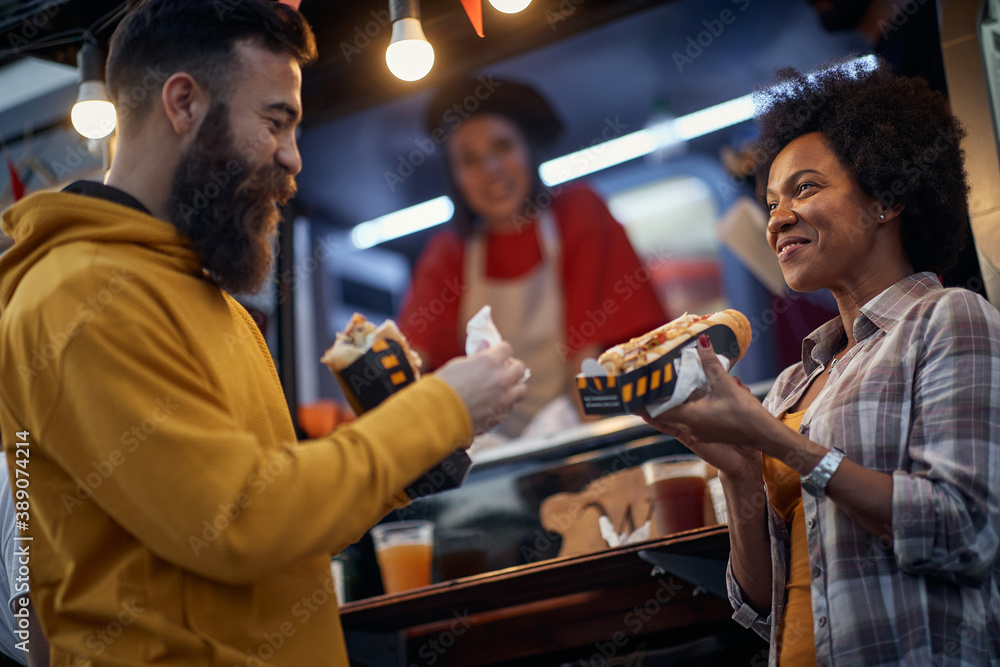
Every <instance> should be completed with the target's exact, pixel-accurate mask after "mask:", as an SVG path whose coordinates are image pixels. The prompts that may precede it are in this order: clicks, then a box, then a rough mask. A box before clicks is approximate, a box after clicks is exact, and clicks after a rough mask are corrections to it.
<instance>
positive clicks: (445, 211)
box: [351, 196, 455, 249]
mask: <svg viewBox="0 0 1000 667" xmlns="http://www.w3.org/2000/svg"><path fill="white" fill-rule="evenodd" d="M454 214H455V204H453V203H452V201H451V197H446V196H441V197H437V198H435V199H431V200H429V201H425V202H423V203H420V204H416V205H415V206H410V207H409V208H404V209H402V210H400V211H396V212H394V213H389V214H387V215H383V216H382V217H379V218H375V219H374V220H369V221H368V222H362V223H361V224H360V225H358V226H356V227H355V228H354V229H353V230H352V231H351V242H352V243H354V246H355V247H356V248H358V249H364V248H371V247H372V246H375V245H378V244H379V243H385V242H386V241H391V240H392V239H398V238H399V237H400V236H406V235H407V234H415V233H416V232H419V231H423V230H425V229H428V228H429V227H433V226H435V225H440V224H442V223H445V222H448V221H449V220H451V216H452V215H454Z"/></svg>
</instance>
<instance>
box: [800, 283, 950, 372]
mask: <svg viewBox="0 0 1000 667" xmlns="http://www.w3.org/2000/svg"><path fill="white" fill-rule="evenodd" d="M939 289H942V287H941V283H940V281H939V280H938V279H937V276H935V275H934V274H933V273H929V272H923V273H915V274H913V275H911V276H907V277H906V278H903V279H902V280H900V281H899V282H897V283H894V284H893V285H892V286H890V287H888V288H886V289H885V290H883V291H882V292H881V293H880V294H879V295H878V296H876V297H875V298H873V299H872V300H871V301H869V302H868V303H866V304H865V305H864V306H862V307H861V315H859V316H858V318H857V319H856V320H854V340H856V341H857V342H859V343H862V342H864V341H865V340H866V339H867V338H868V337H869V336H871V335H872V334H873V333H875V332H876V331H877V330H879V329H882V330H883V331H885V332H886V333H889V332H891V331H892V330H893V329H894V328H895V327H896V324H897V323H898V322H899V318H900V316H901V315H902V313H904V312H906V310H907V309H908V308H909V307H910V304H911V303H913V302H914V301H916V300H917V299H920V298H921V297H923V296H924V295H925V294H927V293H928V292H930V291H933V290H939ZM845 338H846V334H845V333H844V326H843V322H842V321H841V320H840V318H835V319H832V320H830V321H829V322H827V323H826V324H824V325H822V326H821V327H819V328H818V329H816V330H815V331H813V332H812V333H811V334H809V335H808V336H806V338H805V339H804V340H803V341H802V367H803V370H804V371H805V374H806V376H807V377H808V376H811V375H812V374H813V371H815V370H816V369H817V368H818V367H819V366H825V365H826V364H828V363H830V360H831V359H833V355H834V354H836V353H837V351H838V350H841V349H843V347H844V343H845Z"/></svg>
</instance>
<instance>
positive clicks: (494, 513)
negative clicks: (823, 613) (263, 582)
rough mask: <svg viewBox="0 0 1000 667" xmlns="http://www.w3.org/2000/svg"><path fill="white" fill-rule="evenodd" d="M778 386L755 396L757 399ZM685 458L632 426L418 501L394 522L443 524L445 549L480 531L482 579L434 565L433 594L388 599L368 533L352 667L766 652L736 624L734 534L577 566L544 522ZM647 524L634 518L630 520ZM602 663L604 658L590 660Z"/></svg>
mask: <svg viewBox="0 0 1000 667" xmlns="http://www.w3.org/2000/svg"><path fill="white" fill-rule="evenodd" d="M767 389H768V386H767V385H766V384H765V385H760V386H755V387H752V388H751V390H752V391H754V393H755V395H757V396H762V395H763V394H764V393H765V392H766V391H767ZM682 453H688V450H687V449H686V448H685V447H684V446H683V445H682V444H681V443H679V442H678V441H677V440H675V439H674V438H672V437H669V436H666V435H664V434H662V433H659V432H658V431H656V430H655V429H653V428H652V427H650V426H649V425H647V424H646V423H645V422H643V421H642V420H641V419H639V418H638V417H634V416H619V417H612V418H608V419H604V420H601V421H597V422H589V423H585V424H581V425H579V426H576V427H573V428H570V429H564V430H562V431H560V432H559V433H556V434H553V435H550V436H546V437H541V438H521V439H518V440H513V441H510V442H506V443H503V444H498V445H494V446H491V447H489V448H487V449H481V450H475V449H474V450H473V451H472V454H471V457H472V459H473V466H472V469H471V470H470V472H469V475H468V477H467V479H466V480H465V482H464V483H463V484H462V486H461V487H459V488H455V489H451V490H448V491H444V492H442V493H438V494H434V495H431V496H426V497H423V498H419V499H417V500H415V501H414V502H413V503H412V504H411V505H410V506H409V507H407V508H404V509H402V510H398V511H396V512H393V513H392V514H390V515H389V516H388V517H386V521H396V520H413V519H422V520H428V521H431V522H433V523H434V531H435V550H437V547H438V546H439V543H438V542H437V539H438V537H439V536H440V537H442V538H443V537H444V536H445V535H447V534H448V533H449V532H456V531H470V530H474V531H477V532H478V533H480V534H481V535H482V537H483V540H484V548H483V554H482V561H481V562H480V563H479V570H478V572H477V573H476V574H472V575H471V576H464V577H461V578H457V579H448V578H447V577H446V576H443V575H444V573H442V572H441V559H440V558H435V561H434V563H435V564H434V577H433V581H434V582H435V583H433V584H432V585H430V586H427V587H423V588H419V589H415V590H411V591H407V592H404V593H397V594H393V595H385V594H383V589H382V587H381V580H380V576H379V570H378V566H377V564H376V559H375V556H374V550H373V548H372V545H371V540H370V537H368V536H366V537H365V538H364V539H363V540H362V541H361V542H360V543H359V544H358V545H355V546H354V547H352V548H351V552H350V554H349V564H348V568H347V569H348V572H349V575H348V593H347V596H346V597H347V602H346V603H345V604H344V605H343V606H342V620H343V624H344V628H345V632H347V636H348V646H349V650H350V652H351V659H352V662H353V663H355V664H358V665H396V664H399V665H407V666H409V665H414V664H416V665H431V664H433V665H487V664H489V665H493V664H496V665H501V664H508V663H509V664H517V665H532V664H538V665H547V664H553V665H562V664H609V665H610V664H616V663H614V662H610V658H609V655H605V654H606V653H609V652H610V654H613V655H615V656H619V657H621V656H624V655H627V654H628V655H631V654H634V653H636V652H637V651H638V652H641V653H644V654H648V655H647V658H648V659H647V661H646V662H644V663H643V664H646V665H650V664H659V663H658V662H656V660H655V659H654V658H655V656H657V655H662V656H672V657H670V664H685V663H684V659H683V656H684V655H688V654H689V655H690V656H693V657H692V658H691V659H692V660H693V661H694V662H697V664H698V665H699V667H705V665H710V664H714V663H712V662H711V660H715V659H718V660H719V661H720V662H718V663H717V664H733V663H732V661H730V658H732V657H733V655H736V654H739V655H740V656H741V657H740V659H741V660H742V659H743V657H745V656H748V655H751V654H755V653H759V652H760V651H761V649H762V646H763V645H762V644H760V643H759V642H757V640H756V637H755V636H753V633H749V632H747V631H744V630H743V629H742V628H740V627H739V626H738V625H736V624H735V623H734V622H733V621H732V620H730V616H731V614H732V611H731V610H730V608H729V603H728V601H727V600H726V599H725V587H724V573H725V564H726V561H727V560H728V555H729V535H728V530H727V528H726V526H724V525H714V526H707V527H705V528H701V529H697V530H694V531H687V532H684V533H679V534H675V535H671V536H668V537H654V539H652V540H647V541H644V542H640V543H634V544H629V545H626V546H618V547H616V548H606V547H604V546H602V547H599V548H597V549H594V550H592V551H590V552H587V553H578V554H576V555H568V556H567V555H565V554H562V555H561V554H560V549H561V547H562V546H563V536H562V535H560V534H559V532H558V531H553V530H550V529H547V528H546V527H545V526H544V525H543V520H542V518H541V512H540V510H541V508H542V505H543V504H544V502H545V501H546V499H547V498H550V497H552V496H553V495H555V494H564V493H567V492H568V493H576V492H580V491H581V490H583V489H584V488H585V487H587V486H588V484H591V483H593V482H594V481H595V480H599V479H606V478H608V477H609V476H610V475H612V474H614V473H618V472H621V471H625V470H628V469H632V468H636V467H638V466H641V465H642V463H643V462H645V461H647V460H649V459H652V458H657V457H661V456H667V455H673V454H682ZM633 472H635V471H633ZM640 485H641V482H640ZM643 488H644V487H643ZM647 518H648V516H638V515H636V516H632V515H631V514H630V515H629V523H630V524H631V527H632V528H635V527H638V526H640V525H641V524H642V523H643V522H644V521H645V519H647ZM633 520H634V521H633ZM550 528H551V526H550ZM619 530H620V527H619ZM653 535H654V536H655V535H656V532H655V530H654V532H653ZM658 557H660V558H659V560H658ZM656 565H659V566H660V567H659V568H657V569H654V568H656ZM654 612H655V613H654ZM387 639H389V640H390V641H386V640H387ZM602 642H603V643H602ZM609 642H610V643H609ZM602 649H603V650H602ZM387 651H388V653H387ZM734 651H735V653H734ZM748 652H749V653H748ZM593 656H597V658H600V660H598V661H597V662H593V663H592V662H590V660H591V658H592V657H593ZM576 660H583V661H584V662H582V663H578V662H575V661H576ZM601 660H604V661H607V662H601ZM650 660H652V661H650ZM706 661H707V662H706ZM694 662H692V664H694ZM617 664H628V663H626V662H622V663H617Z"/></svg>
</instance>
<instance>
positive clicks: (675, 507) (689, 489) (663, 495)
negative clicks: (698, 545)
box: [642, 455, 707, 536]
mask: <svg viewBox="0 0 1000 667" xmlns="http://www.w3.org/2000/svg"><path fill="white" fill-rule="evenodd" d="M642 472H643V475H644V476H645V478H646V486H647V488H648V489H649V497H650V502H651V503H652V505H653V515H654V516H655V517H656V526H657V528H658V529H659V534H660V535H661V536H664V535H672V534H674V533H679V532H682V531H685V530H694V529H695V528H701V527H702V526H704V525H705V483H706V480H705V474H706V472H707V466H706V464H705V462H704V461H702V460H701V459H699V458H698V457H696V456H687V455H680V456H665V457H663V458H659V459H653V460H651V461H646V462H645V463H643V464H642Z"/></svg>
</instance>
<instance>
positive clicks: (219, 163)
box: [167, 103, 296, 294]
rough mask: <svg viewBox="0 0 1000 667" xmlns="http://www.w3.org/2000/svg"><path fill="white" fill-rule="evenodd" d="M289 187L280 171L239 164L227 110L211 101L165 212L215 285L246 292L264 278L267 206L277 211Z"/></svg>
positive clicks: (269, 234) (271, 235)
mask: <svg viewBox="0 0 1000 667" xmlns="http://www.w3.org/2000/svg"><path fill="white" fill-rule="evenodd" d="M295 189H296V188H295V179H294V178H293V177H292V176H291V175H290V174H289V173H288V170H287V169H285V168H284V167H282V166H280V165H278V164H275V163H271V164H267V165H264V166H261V167H257V168H253V167H251V166H250V163H249V162H247V161H246V160H245V159H243V157H242V156H241V155H240V154H239V151H238V150H237V148H236V146H235V142H234V140H233V134H232V129H231V127H230V125H229V107H228V105H226V104H221V103H217V104H214V105H212V108H211V109H209V112H208V114H207V115H206V116H205V119H204V120H203V121H202V123H201V127H200V128H199V129H198V134H197V136H196V137H195V139H194V142H193V143H192V144H191V146H190V148H188V150H187V151H185V153H184V155H182V156H181V160H180V163H179V164H178V165H177V169H176V170H175V171H174V180H173V183H172V185H171V189H170V199H169V201H168V202H167V213H168V215H169V216H170V220H171V221H172V222H173V223H174V224H175V225H176V226H177V229H178V230H180V232H181V234H183V235H184V236H186V237H187V238H188V239H189V240H190V241H191V245H192V247H193V248H194V250H195V252H196V253H197V254H198V257H199V258H200V259H201V262H202V265H203V266H204V267H205V269H206V270H208V272H209V273H210V274H211V275H212V277H213V278H214V279H215V281H216V282H217V283H218V285H219V287H221V288H222V289H224V290H226V291H228V292H232V293H235V294H249V293H254V292H257V291H259V290H260V289H261V287H263V285H264V283H265V281H266V280H267V278H268V277H269V276H270V275H271V266H272V264H273V262H274V251H273V249H272V248H273V245H274V240H275V237H276V235H277V229H278V222H279V220H280V218H281V213H280V212H279V211H278V209H277V207H276V206H275V205H274V203H275V202H277V203H278V204H280V205H284V204H285V203H286V202H287V201H288V200H289V199H291V198H292V196H293V195H294V194H295Z"/></svg>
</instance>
